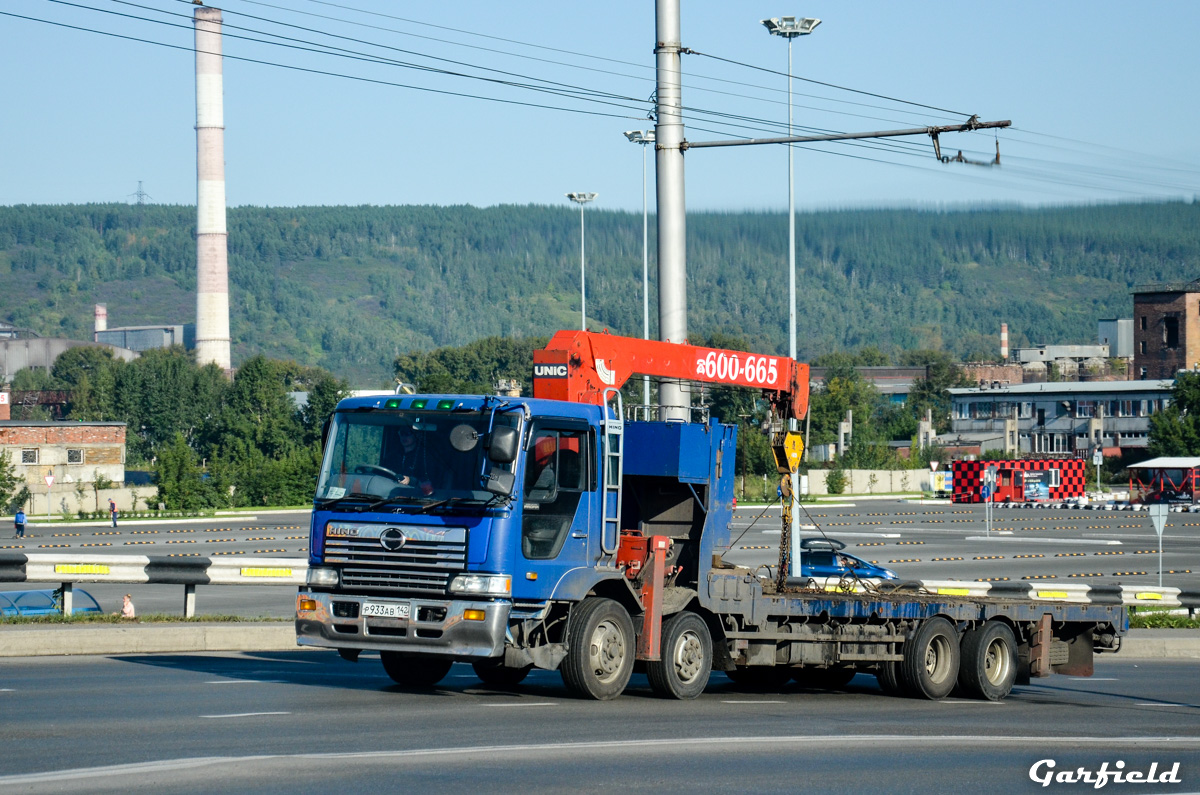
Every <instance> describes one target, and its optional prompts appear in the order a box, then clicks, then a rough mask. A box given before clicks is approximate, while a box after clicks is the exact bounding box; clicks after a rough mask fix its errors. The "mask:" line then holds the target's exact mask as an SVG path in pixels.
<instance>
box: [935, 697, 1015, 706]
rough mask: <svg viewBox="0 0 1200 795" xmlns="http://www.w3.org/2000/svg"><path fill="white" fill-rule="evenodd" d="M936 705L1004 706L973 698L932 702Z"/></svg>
mask: <svg viewBox="0 0 1200 795" xmlns="http://www.w3.org/2000/svg"><path fill="white" fill-rule="evenodd" d="M934 703H936V704H980V705H983V704H989V705H991V706H993V707H1001V706H1004V702H1003V701H987V700H985V699H973V698H943V699H942V700H941V701H937V702H934Z"/></svg>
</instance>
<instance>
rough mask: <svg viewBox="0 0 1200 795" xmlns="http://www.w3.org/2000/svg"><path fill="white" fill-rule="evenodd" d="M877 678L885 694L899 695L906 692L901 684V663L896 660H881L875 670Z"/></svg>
mask: <svg viewBox="0 0 1200 795" xmlns="http://www.w3.org/2000/svg"><path fill="white" fill-rule="evenodd" d="M875 679H876V680H877V681H878V682H879V689H880V690H882V691H883V692H884V695H888V696H898V695H901V694H902V693H903V692H904V688H903V687H901V686H900V665H899V663H896V662H890V661H889V662H881V663H879V667H878V668H877V669H876V671H875Z"/></svg>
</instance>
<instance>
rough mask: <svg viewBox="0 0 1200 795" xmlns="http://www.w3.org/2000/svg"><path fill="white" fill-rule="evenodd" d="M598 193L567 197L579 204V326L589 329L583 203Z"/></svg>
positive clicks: (573, 194) (591, 199)
mask: <svg viewBox="0 0 1200 795" xmlns="http://www.w3.org/2000/svg"><path fill="white" fill-rule="evenodd" d="M598 195H599V194H596V193H568V194H567V198H568V199H570V200H571V201H573V202H575V203H576V204H578V205H579V314H580V317H581V318H582V320H581V322H580V325H579V328H580V329H581V330H582V331H587V275H586V273H587V271H586V268H585V266H584V263H585V261H586V260H585V259H584V250H583V205H585V204H587V203H588V202H590V201H595V200H596V196H598Z"/></svg>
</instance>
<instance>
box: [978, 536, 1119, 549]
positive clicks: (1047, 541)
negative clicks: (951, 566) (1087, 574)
mask: <svg viewBox="0 0 1200 795" xmlns="http://www.w3.org/2000/svg"><path fill="white" fill-rule="evenodd" d="M964 540H966V541H1032V542H1034V543H1038V544H1062V545H1063V546H1073V545H1075V544H1094V545H1096V546H1104V547H1119V546H1123V544H1122V543H1121V542H1120V541H1101V540H1099V539H1092V538H1026V537H1025V536H1020V537H1017V536H1012V537H1008V536H1006V537H1003V538H997V537H996V536H992V537H991V538H988V537H987V536H967V537H966V538H965V539H964Z"/></svg>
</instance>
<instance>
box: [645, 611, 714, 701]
mask: <svg viewBox="0 0 1200 795" xmlns="http://www.w3.org/2000/svg"><path fill="white" fill-rule="evenodd" d="M711 673H712V636H711V635H709V633H708V625H707V624H705V623H704V619H702V618H700V616H698V615H696V614H695V613H689V612H687V611H684V612H682V613H676V614H675V615H673V616H671V617H670V618H669V619H667V620H666V621H664V622H663V626H662V659H660V660H651V661H649V662H647V663H646V677H647V678H648V679H649V680H650V689H651V690H653V691H654V693H655V694H656V695H659V696H662V697H663V698H677V699H685V698H695V697H696V696H698V695H700V694H701V693H703V692H704V688H705V687H706V686H707V685H708V676H709V674H711Z"/></svg>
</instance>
